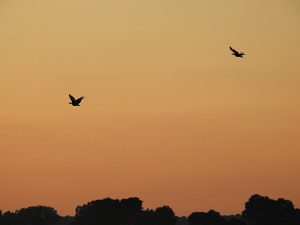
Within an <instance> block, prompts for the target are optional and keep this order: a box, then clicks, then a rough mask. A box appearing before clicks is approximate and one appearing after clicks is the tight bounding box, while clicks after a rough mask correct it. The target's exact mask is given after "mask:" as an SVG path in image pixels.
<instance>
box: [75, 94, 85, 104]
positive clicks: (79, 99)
mask: <svg viewBox="0 0 300 225" xmlns="http://www.w3.org/2000/svg"><path fill="white" fill-rule="evenodd" d="M82 99H84V97H83V96H82V97H80V98H78V99H76V102H77V103H78V104H79V103H80V102H81V100H82Z"/></svg>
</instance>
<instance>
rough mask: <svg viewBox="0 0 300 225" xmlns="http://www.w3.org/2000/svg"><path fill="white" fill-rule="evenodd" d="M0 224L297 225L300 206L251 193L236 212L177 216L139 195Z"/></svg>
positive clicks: (36, 212) (45, 210) (29, 211)
mask: <svg viewBox="0 0 300 225" xmlns="http://www.w3.org/2000/svg"><path fill="white" fill-rule="evenodd" d="M0 225H300V209H296V208H295V207H294V205H293V203H292V202H291V201H289V200H285V199H282V198H279V199H277V200H273V199H270V198H268V197H265V196H260V195H253V196H251V197H250V199H249V200H248V201H247V202H246V203H245V209H244V210H243V212H242V213H241V214H238V215H230V216H224V215H221V214H220V213H218V212H216V211H214V210H210V211H208V212H193V213H192V214H191V215H189V216H188V217H177V216H176V215H175V213H174V211H173V210H172V209H171V208H170V207H169V206H162V207H158V208H156V209H155V210H153V209H143V206H142V201H141V200H140V199H139V198H128V199H122V200H118V199H111V198H106V199H102V200H95V201H91V202H89V203H87V204H84V205H82V206H78V207H77V208H76V213H75V216H74V217H70V216H67V217H62V216H60V215H58V213H57V211H56V210H55V209H54V208H51V207H47V206H33V207H28V208H22V209H20V210H17V211H15V212H10V211H8V212H1V211H0Z"/></svg>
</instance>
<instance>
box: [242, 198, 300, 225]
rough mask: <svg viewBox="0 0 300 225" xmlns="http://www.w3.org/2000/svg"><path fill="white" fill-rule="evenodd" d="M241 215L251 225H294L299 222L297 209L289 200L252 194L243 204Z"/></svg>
mask: <svg viewBox="0 0 300 225" xmlns="http://www.w3.org/2000/svg"><path fill="white" fill-rule="evenodd" d="M243 217H244V218H245V219H246V220H247V221H248V222H249V224H253V225H270V224H271V225H296V224H300V220H299V214H298V211H297V210H296V209H295V208H294V205H293V203H292V202H291V201H289V200H285V199H283V198H279V199H278V200H273V199H270V198H268V197H265V196H260V195H257V194H256V195H253V196H251V197H250V199H249V200H248V202H246V204H245V210H244V211H243Z"/></svg>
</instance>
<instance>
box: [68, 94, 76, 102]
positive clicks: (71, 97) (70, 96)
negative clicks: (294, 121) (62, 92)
mask: <svg viewBox="0 0 300 225" xmlns="http://www.w3.org/2000/svg"><path fill="white" fill-rule="evenodd" d="M69 98H70V99H71V101H72V102H75V101H76V99H75V98H74V97H73V96H72V95H70V94H69Z"/></svg>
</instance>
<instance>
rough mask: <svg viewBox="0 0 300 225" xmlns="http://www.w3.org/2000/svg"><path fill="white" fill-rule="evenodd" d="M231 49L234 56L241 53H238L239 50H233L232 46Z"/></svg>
mask: <svg viewBox="0 0 300 225" xmlns="http://www.w3.org/2000/svg"><path fill="white" fill-rule="evenodd" d="M229 48H230V50H231V51H232V52H233V53H234V54H239V52H238V51H237V50H235V49H233V48H231V46H230V47H229Z"/></svg>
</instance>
